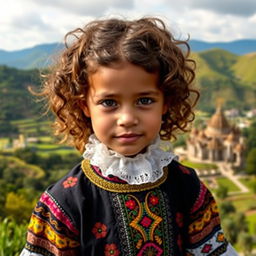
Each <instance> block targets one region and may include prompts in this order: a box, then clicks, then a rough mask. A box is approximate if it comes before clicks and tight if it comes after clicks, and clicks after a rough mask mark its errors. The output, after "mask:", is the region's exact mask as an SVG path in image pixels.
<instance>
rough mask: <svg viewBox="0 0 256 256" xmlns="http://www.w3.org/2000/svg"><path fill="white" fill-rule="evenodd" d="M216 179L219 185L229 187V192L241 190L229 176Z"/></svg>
mask: <svg viewBox="0 0 256 256" xmlns="http://www.w3.org/2000/svg"><path fill="white" fill-rule="evenodd" d="M216 181H217V183H218V185H219V186H225V187H227V188H228V191H229V192H239V191H240V190H239V188H238V187H237V186H236V185H235V184H234V183H233V182H232V181H231V180H230V179H228V178H226V177H217V178H216Z"/></svg>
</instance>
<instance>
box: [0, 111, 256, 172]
mask: <svg viewBox="0 0 256 256" xmlns="http://www.w3.org/2000/svg"><path fill="white" fill-rule="evenodd" d="M255 116H256V109H252V110H250V111H248V112H246V113H245V114H244V116H243V118H241V114H240V112H239V110H238V109H230V110H226V111H223V110H222V108H221V107H217V108H216V112H215V113H214V114H213V115H212V116H211V117H210V119H209V120H208V121H207V124H206V127H204V128H192V130H191V132H190V134H189V136H188V139H187V140H186V147H185V148H184V147H183V148H182V149H177V154H178V155H181V157H182V156H184V155H185V156H186V158H188V159H190V160H194V161H200V162H203V161H204V162H207V161H208V162H218V161H223V162H226V163H230V164H231V166H232V167H234V168H239V167H242V166H243V165H244V156H243V151H244V149H245V147H246V145H245V141H244V138H243V136H242V134H241V130H242V129H244V128H246V127H249V126H250V119H251V118H253V117H255ZM234 119H236V122H235V123H236V125H233V124H232V122H231V121H232V120H234ZM39 141H40V139H39V138H37V137H26V136H25V135H23V134H20V135H19V137H18V138H16V139H13V140H12V141H11V143H9V144H8V145H4V146H2V149H3V150H4V149H9V150H17V149H22V148H26V147H27V146H29V144H30V143H38V142H39Z"/></svg>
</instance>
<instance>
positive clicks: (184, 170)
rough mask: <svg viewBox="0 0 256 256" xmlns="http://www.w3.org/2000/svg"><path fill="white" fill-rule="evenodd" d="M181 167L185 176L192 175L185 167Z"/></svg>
mask: <svg viewBox="0 0 256 256" xmlns="http://www.w3.org/2000/svg"><path fill="white" fill-rule="evenodd" d="M179 167H180V170H181V171H182V172H183V173H184V174H190V171H189V170H188V169H187V168H186V167H184V166H182V165H180V166H179Z"/></svg>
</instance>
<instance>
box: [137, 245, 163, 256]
mask: <svg viewBox="0 0 256 256" xmlns="http://www.w3.org/2000/svg"><path fill="white" fill-rule="evenodd" d="M162 253H163V250H162V249H161V248H160V247H159V246H157V245H156V244H155V243H153V242H149V243H146V244H145V245H144V246H143V247H142V248H141V250H140V252H139V253H138V254H137V255H138V256H146V255H155V256H161V255H162Z"/></svg>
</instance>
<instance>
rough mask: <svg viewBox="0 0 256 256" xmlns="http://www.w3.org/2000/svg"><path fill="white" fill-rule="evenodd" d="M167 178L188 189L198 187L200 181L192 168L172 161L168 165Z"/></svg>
mask: <svg viewBox="0 0 256 256" xmlns="http://www.w3.org/2000/svg"><path fill="white" fill-rule="evenodd" d="M168 172H169V178H170V179H171V180H172V181H173V182H175V183H181V184H183V185H184V186H185V185H186V186H188V188H189V189H192V188H197V187H198V186H200V179H199V177H198V176H197V173H196V171H195V170H194V169H193V168H190V167H188V166H185V165H182V164H181V163H180V162H178V161H176V160H174V161H172V162H171V163H170V164H169V165H168Z"/></svg>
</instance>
